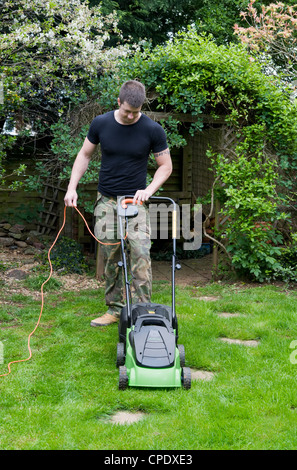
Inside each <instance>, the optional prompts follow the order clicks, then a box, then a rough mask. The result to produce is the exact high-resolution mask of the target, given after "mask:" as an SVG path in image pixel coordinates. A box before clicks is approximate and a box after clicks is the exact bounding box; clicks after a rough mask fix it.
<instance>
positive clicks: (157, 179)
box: [134, 148, 172, 204]
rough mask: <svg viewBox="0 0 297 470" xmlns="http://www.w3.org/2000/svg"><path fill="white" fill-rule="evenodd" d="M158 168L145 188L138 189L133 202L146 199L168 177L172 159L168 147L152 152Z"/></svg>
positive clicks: (170, 171)
mask: <svg viewBox="0 0 297 470" xmlns="http://www.w3.org/2000/svg"><path fill="white" fill-rule="evenodd" d="M154 156H155V158H156V162H157V165H158V168H157V170H156V172H155V174H154V177H153V180H152V182H151V183H150V184H149V185H148V186H147V187H146V189H139V190H138V191H137V192H136V193H135V196H134V204H136V203H137V202H140V201H142V202H144V201H147V200H148V199H149V198H150V197H151V196H152V195H153V194H154V193H155V192H156V191H157V190H158V189H159V188H160V187H161V186H162V184H163V183H165V181H166V180H167V179H168V178H169V176H170V175H171V173H172V161H171V156H170V151H169V148H167V149H165V150H163V151H162V152H158V153H154Z"/></svg>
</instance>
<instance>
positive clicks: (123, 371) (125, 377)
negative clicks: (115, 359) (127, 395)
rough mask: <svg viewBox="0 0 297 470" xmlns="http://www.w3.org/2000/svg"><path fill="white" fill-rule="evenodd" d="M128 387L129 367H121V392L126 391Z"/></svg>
mask: <svg viewBox="0 0 297 470" xmlns="http://www.w3.org/2000/svg"><path fill="white" fill-rule="evenodd" d="M127 387H128V374H127V367H126V366H120V367H119V390H126V388H127Z"/></svg>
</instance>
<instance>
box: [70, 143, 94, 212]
mask: <svg viewBox="0 0 297 470" xmlns="http://www.w3.org/2000/svg"><path fill="white" fill-rule="evenodd" d="M95 149H96V145H94V144H92V143H91V142H90V141H89V140H88V138H87V137H86V139H85V141H84V143H83V146H82V148H81V149H80V151H79V152H78V154H77V157H76V159H75V162H74V164H73V167H72V172H71V177H70V181H69V185H68V189H67V192H66V195H65V197H64V202H65V205H66V206H76V205H77V192H76V188H77V185H78V183H79V181H80V179H81V178H82V176H83V175H84V174H85V172H86V171H87V168H88V166H89V163H90V159H91V157H92V155H93V153H94V151H95Z"/></svg>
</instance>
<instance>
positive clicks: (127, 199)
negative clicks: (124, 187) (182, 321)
mask: <svg viewBox="0 0 297 470" xmlns="http://www.w3.org/2000/svg"><path fill="white" fill-rule="evenodd" d="M133 198H134V196H133V195H128V196H122V197H121V198H120V199H119V201H118V215H119V216H120V217H127V215H128V210H127V209H128V206H127V204H133ZM150 200H155V201H157V200H159V201H168V202H170V203H171V204H172V205H173V211H172V242H173V250H172V266H171V282H172V315H173V317H175V270H176V269H180V265H179V264H177V262H176V233H177V204H176V202H175V201H174V200H173V199H171V198H170V197H165V196H151V197H150V198H149V201H150ZM141 204H142V202H141ZM135 206H136V207H137V204H136V205H135ZM136 207H135V210H136V213H134V214H131V216H132V217H133V216H135V215H137V209H136ZM126 211H127V213H126ZM120 234H121V248H122V257H123V266H124V274H125V285H126V297H127V306H128V315H129V316H130V314H131V310H130V301H129V282H128V277H127V265H126V256H125V247H124V234H123V227H122V224H120Z"/></svg>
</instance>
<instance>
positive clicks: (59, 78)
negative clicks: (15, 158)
mask: <svg viewBox="0 0 297 470" xmlns="http://www.w3.org/2000/svg"><path fill="white" fill-rule="evenodd" d="M0 17H1V26H0V52H1V56H0V57H1V58H0V81H1V86H2V89H3V99H2V100H1V101H0V132H1V130H2V128H3V126H4V123H6V126H7V124H8V122H9V120H10V121H11V125H12V126H14V125H15V123H16V122H17V124H18V126H19V128H20V129H21V130H22V131H25V129H26V128H29V127H30V129H31V132H32V126H33V130H34V131H35V132H36V133H37V134H38V135H39V136H43V135H46V134H48V132H49V128H50V126H51V125H52V124H53V123H54V122H57V120H58V119H59V118H60V117H61V116H63V113H65V111H66V110H67V106H68V105H69V101H70V100H71V99H73V98H75V97H81V96H83V95H87V94H88V93H89V92H90V90H91V89H92V83H93V81H94V80H96V78H97V76H98V75H100V74H102V73H103V72H104V71H105V70H110V69H112V68H113V67H114V66H115V64H116V62H117V60H118V59H119V58H120V57H122V56H126V55H127V53H128V51H129V48H128V46H127V45H118V46H117V47H114V48H107V47H105V43H106V41H107V40H108V39H109V37H110V33H111V32H114V31H117V33H118V34H119V31H118V29H117V17H116V13H113V14H109V15H106V16H103V15H102V13H101V7H100V6H94V7H90V6H89V2H88V0H85V1H84V0H48V1H46V0H18V1H17V2H15V0H2V1H1V2H0ZM8 144H11V140H10V139H9V138H8V136H6V135H3V134H1V136H0V175H1V156H2V158H3V156H4V153H5V147H6V145H8ZM1 147H2V148H1ZM1 151H2V153H1ZM0 179H1V176H0Z"/></svg>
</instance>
